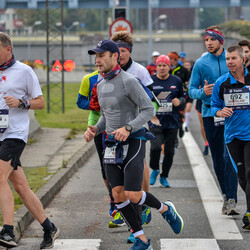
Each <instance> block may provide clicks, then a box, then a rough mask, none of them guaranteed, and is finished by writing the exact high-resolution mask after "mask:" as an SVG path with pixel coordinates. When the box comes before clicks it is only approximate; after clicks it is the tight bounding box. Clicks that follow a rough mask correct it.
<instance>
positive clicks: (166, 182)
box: [160, 176, 170, 188]
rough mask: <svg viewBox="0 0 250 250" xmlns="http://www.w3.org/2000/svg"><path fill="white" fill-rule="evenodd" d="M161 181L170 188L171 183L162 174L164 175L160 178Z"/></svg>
mask: <svg viewBox="0 0 250 250" xmlns="http://www.w3.org/2000/svg"><path fill="white" fill-rule="evenodd" d="M160 183H161V185H162V186H163V187H166V188H169V187H170V184H169V182H168V181H167V178H166V177H164V176H162V177H161V178H160Z"/></svg>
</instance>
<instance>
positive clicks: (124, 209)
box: [117, 200, 143, 235]
mask: <svg viewBox="0 0 250 250" xmlns="http://www.w3.org/2000/svg"><path fill="white" fill-rule="evenodd" d="M117 208H118V210H119V211H120V213H121V215H122V217H123V219H124V221H125V222H126V224H127V225H128V227H129V228H130V229H131V230H132V232H133V233H134V234H136V233H139V232H140V231H142V233H139V234H138V235H140V234H143V230H142V226H141V224H140V223H139V221H138V219H137V215H136V211H135V209H134V207H133V206H132V205H131V203H130V200H126V201H124V202H122V203H117Z"/></svg>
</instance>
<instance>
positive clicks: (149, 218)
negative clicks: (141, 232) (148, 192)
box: [144, 207, 152, 225]
mask: <svg viewBox="0 0 250 250" xmlns="http://www.w3.org/2000/svg"><path fill="white" fill-rule="evenodd" d="M145 210H146V211H145V212H146V214H147V218H146V221H145V222H144V225H147V224H149V223H150V221H151V219H152V214H151V208H150V207H146V208H145Z"/></svg>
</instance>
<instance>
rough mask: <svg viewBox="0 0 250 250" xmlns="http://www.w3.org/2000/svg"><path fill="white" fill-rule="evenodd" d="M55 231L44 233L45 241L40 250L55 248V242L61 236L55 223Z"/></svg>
mask: <svg viewBox="0 0 250 250" xmlns="http://www.w3.org/2000/svg"><path fill="white" fill-rule="evenodd" d="M52 225H53V229H52V230H50V231H48V232H47V231H44V235H43V241H42V243H41V245H40V249H49V248H53V247H54V241H55V240H56V238H57V237H58V236H59V234H60V230H59V228H57V227H56V226H55V225H54V224H53V223H52Z"/></svg>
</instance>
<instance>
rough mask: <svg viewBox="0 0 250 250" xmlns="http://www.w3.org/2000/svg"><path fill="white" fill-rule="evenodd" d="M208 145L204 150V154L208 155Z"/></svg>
mask: <svg viewBox="0 0 250 250" xmlns="http://www.w3.org/2000/svg"><path fill="white" fill-rule="evenodd" d="M208 148H209V147H208V146H205V149H204V151H203V155H208Z"/></svg>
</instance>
